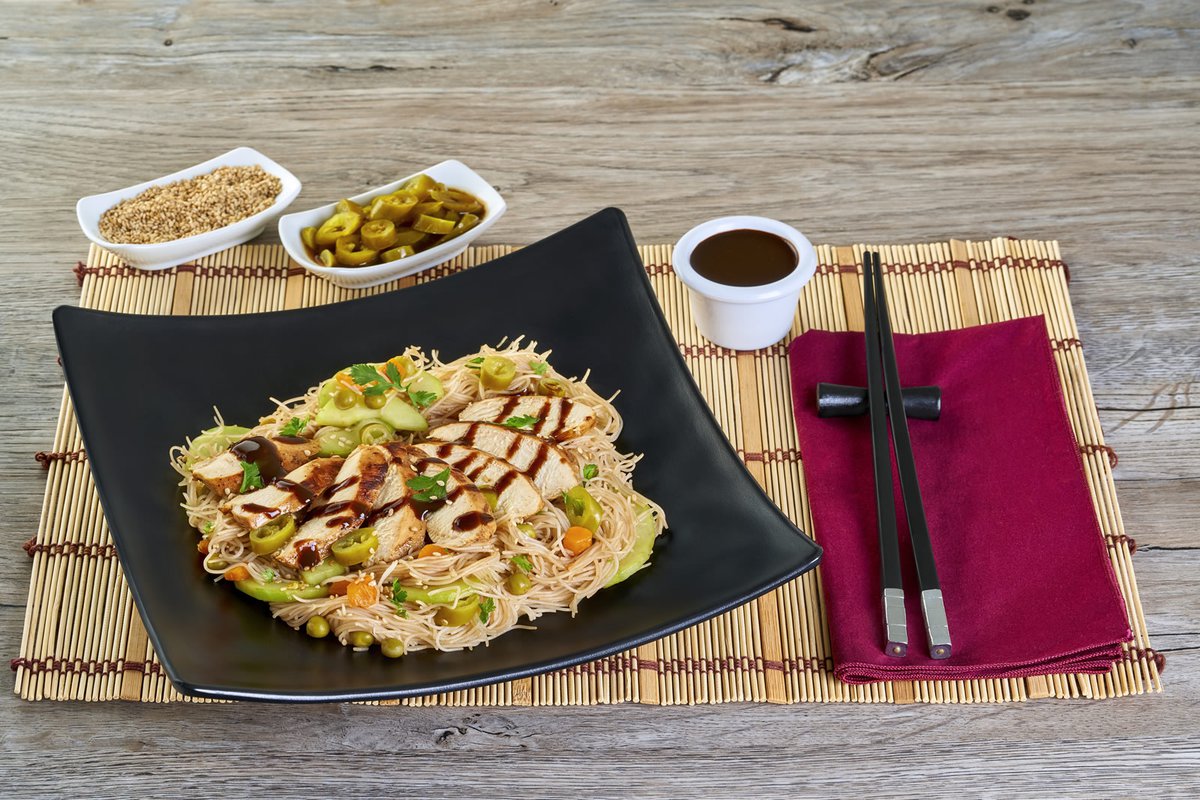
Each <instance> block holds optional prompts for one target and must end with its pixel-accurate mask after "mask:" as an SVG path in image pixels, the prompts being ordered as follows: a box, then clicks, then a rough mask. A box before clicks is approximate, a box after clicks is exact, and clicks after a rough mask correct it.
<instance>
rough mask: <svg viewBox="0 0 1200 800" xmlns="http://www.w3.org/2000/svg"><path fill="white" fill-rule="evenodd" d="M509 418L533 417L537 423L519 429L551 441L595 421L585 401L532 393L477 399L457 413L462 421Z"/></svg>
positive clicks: (582, 430) (576, 432)
mask: <svg viewBox="0 0 1200 800" xmlns="http://www.w3.org/2000/svg"><path fill="white" fill-rule="evenodd" d="M510 417H536V418H537V422H535V423H533V424H532V425H531V426H529V427H527V428H522V429H521V430H523V431H528V432H529V433H532V434H533V435H534V436H541V437H542V438H544V439H554V440H555V441H562V440H563V439H573V438H575V437H576V436H579V435H580V434H583V433H586V432H587V431H589V430H591V429H592V428H593V427H594V426H595V424H596V412H595V410H594V409H593V408H592V407H591V406H589V405H587V404H586V403H582V402H580V401H578V400H568V399H567V398H565V397H542V396H541V395H536V394H515V395H511V396H509V397H489V398H488V399H486V400H477V401H476V402H474V403H471V404H470V405H469V406H467V407H466V408H464V409H463V410H462V413H460V414H459V415H458V418H459V419H460V420H463V421H464V422H498V423H501V424H503V423H504V421H505V420H507V419H509V418H510Z"/></svg>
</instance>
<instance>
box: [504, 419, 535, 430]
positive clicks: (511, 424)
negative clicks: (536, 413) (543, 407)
mask: <svg viewBox="0 0 1200 800" xmlns="http://www.w3.org/2000/svg"><path fill="white" fill-rule="evenodd" d="M539 419H541V418H540V417H531V416H524V417H509V418H508V419H506V420H504V422H503V425H504V426H505V427H507V428H518V429H520V428H532V427H533V426H534V425H535V424H536V423H537V421H538V420H539Z"/></svg>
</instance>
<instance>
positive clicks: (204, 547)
mask: <svg viewBox="0 0 1200 800" xmlns="http://www.w3.org/2000/svg"><path fill="white" fill-rule="evenodd" d="M196 551H197V552H200V553H203V554H204V555H208V539H201V540H200V541H198V542H196Z"/></svg>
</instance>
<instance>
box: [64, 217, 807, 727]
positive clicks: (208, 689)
mask: <svg viewBox="0 0 1200 800" xmlns="http://www.w3.org/2000/svg"><path fill="white" fill-rule="evenodd" d="M604 217H614V218H615V220H614V221H616V222H618V223H619V225H618V227H619V228H620V229H621V231H622V235H623V237H624V239H625V245H626V248H627V250H628V255H629V256H630V257H631V259H632V263H635V264H642V263H643V262H642V258H641V254H640V253H638V250H637V243H636V242H635V241H634V239H633V233H632V231H631V230H630V228H629V225H628V221H627V219H626V217H625V214H624V212H622V211H621V210H620V209H619V208H615V207H608V208H605V209H603V210H601V211H598V212H596V213H595V214H593V215H591V216H589V217H586V218H584V219H583V220H581V221H579V222H577V223H574V224H573V225H571V226H568V227H567V228H564V229H563V230H561V231H558V232H556V233H554V234H551V235H550V236H548V237H546V238H544V239H541V240H539V241H538V242H535V243H533V244H531V245H528V246H526V247H524V248H522V250H521V251H519V252H525V253H527V252H528V251H530V250H534V249H535V248H538V247H539V245H541V244H543V243H545V242H549V241H551V240H553V239H555V238H557V237H558V236H560V235H562V234H564V233H566V232H568V231H570V230H571V228H573V227H575V226H576V225H582V224H585V223H588V222H591V221H593V220H597V219H602V218H604ZM510 255H512V254H510ZM508 257H509V256H500V257H499V258H497V259H493V260H492V261H490V262H486V263H485V264H481V265H479V266H478V267H475V268H474V269H479V268H480V267H483V268H486V267H487V266H488V265H491V264H495V263H496V262H497V261H501V260H503V259H506V258H508ZM473 271H474V270H473V269H472V270H464V271H462V272H457V273H453V274H450V275H447V276H444V277H441V278H438V279H437V280H438V282H442V281H457V280H462V279H464V278H466V277H467V276H469V275H470V274H471V272H473ZM636 272H637V273H638V275H639V276H640V280H639V282H638V286H639V287H640V288H641V289H642V291H643V292H644V293H646V294H647V295H648V297H649V299H650V300H651V302H650V303H649V305H650V307H651V309H652V310H653V313H654V316H655V319H656V320H657V322H658V328H659V332H660V334H661V335H662V336H664V337H665V338H666V340H667V341H668V342H671V343H672V344H673V343H674V342H675V337H674V335H673V334H672V332H671V328H670V325H669V324H668V323H667V319H666V316H665V315H664V314H663V311H662V307H661V305H660V303H659V302H658V298H657V296H656V295H655V293H654V288H653V286H652V285H651V283H650V279H649V276H648V275H647V274H646V271H645V270H644V269H639V270H637V271H636ZM408 288H412V287H408ZM395 291H403V290H402V289H397V290H395ZM372 297H373V296H368V297H362V298H354V299H351V300H343V301H340V302H338V303H327V304H324V305H319V306H310V307H307V308H300V309H287V310H280V311H268V312H260V313H259V314H258V316H278V315H289V316H295V315H297V314H314V313H315V314H319V313H323V312H324V311H325V310H327V309H329V308H332V307H336V306H346V305H353V304H356V303H362V302H364V301H369V300H370V299H371V298H372ZM71 316H93V317H108V318H128V317H131V316H136V317H139V318H146V317H160V318H170V319H173V320H181V321H182V320H195V321H215V320H221V319H227V318H233V317H244V315H241V314H211V315H197V316H194V317H193V316H188V317H181V316H177V315H170V314H124V313H121V312H115V311H104V310H99V309H91V308H84V307H80V306H71V305H60V306H58V307H56V308H55V309H54V311H53V312H52V314H51V317H52V321H53V326H54V333H55V339H56V342H57V343H58V345H59V349H60V352H61V349H62V341H63V338H62V325H63V318H64V317H71ZM669 349H670V350H671V352H672V353H673V358H674V361H675V365H676V367H677V369H679V370H681V371H682V372H683V374H686V375H688V376H689V380H688V381H687V383H688V385H689V387H690V391H691V392H692V394H693V395H694V399H695V400H696V401H697V406H698V408H700V409H701V411H702V413H703V414H704V415H705V416H706V418H707V419H708V421H709V423H710V424H712V425H713V426H714V428H715V429H716V430H718V431H721V434H722V435H721V437H720V439H721V441H722V442H723V443H724V447H725V449H726V450H727V451H728V454H729V455H731V456H732V457H733V458H734V460H735V461H737V462H738V463H739V464H740V465H741V468H742V470H743V471H744V472H745V473H746V480H747V483H748V485H753V487H754V490H755V492H756V496H757V499H758V500H759V502H760V503H762V504H764V506H765V507H766V508H768V509H770V511H771V513H773V514H775V515H776V516H777V517H778V518H779V519H780V520H781V521H782V522H784V523H786V525H788V526H790V527H791V528H793V529H794V530H795V532H796V535H797V536H798V537H799V538H800V539H801V540H802V541H803V542H805V543H806V546H808V547H809V548H811V550H812V554H811V555H810V556H809V558H808V559H807V560H804V561H802V562H800V563H799V565H798V566H796V567H791V568H789V569H786V570H783V571H781V572H779V573H776V574H773V575H771V576H769V577H768V578H766V579H765V580H764V581H761V582H759V583H757V584H756V585H754V586H753V587H752V588H751V589H749V590H748V591H746V592H744V593H743V594H742V595H740V596H738V597H735V598H733V599H732V600H730V601H729V602H725V603H720V604H718V605H715V606H708V607H705V608H704V609H703V610H702V611H699V612H696V613H694V614H690V615H687V616H686V617H684V618H682V619H680V620H677V621H675V622H672V623H667V624H664V625H660V626H658V627H655V628H652V629H650V630H648V631H646V632H645V633H643V634H639V635H637V636H632V637H626V638H624V639H621V640H620V641H617V642H613V643H610V644H608V645H604V646H601V647H595V648H591V649H589V650H586V651H583V652H580V653H575V654H572V655H568V656H561V657H557V658H551V659H543V660H541V661H534V662H530V664H528V665H527V666H525V667H521V668H513V669H498V670H494V671H485V672H481V673H478V674H477V675H475V676H473V677H470V678H464V679H459V680H453V679H451V680H439V681H436V682H425V683H414V684H408V685H406V686H403V687H394V688H381V689H374V690H346V691H330V692H312V691H295V692H292V691H280V692H272V691H264V690H249V689H240V688H237V687H231V686H220V685H213V684H206V683H193V682H191V681H188V680H186V679H185V678H184V677H183V676H181V675H179V673H178V671H177V670H176V669H175V665H174V663H173V662H172V661H171V660H170V659H169V658H167V657H164V656H163V655H162V653H163V651H164V648H163V647H162V642H161V641H160V639H159V635H158V631H157V630H156V627H155V626H154V624H153V623H152V622H151V620H150V618H149V615H148V614H147V613H146V608H145V606H144V604H143V599H142V596H141V591H140V586H139V582H138V581H137V580H136V579H131V578H130V573H129V572H128V571H127V570H126V564H125V559H124V556H123V554H122V550H123V547H124V546H126V545H125V544H123V536H122V534H121V533H120V532H119V531H118V530H117V528H116V527H115V526H111V525H110V526H109V530H110V533H111V536H112V539H113V543H114V545H115V550H116V553H117V558H118V560H119V561H120V563H121V568H122V572H123V573H124V574H125V575H126V584H127V586H128V587H129V590H130V593H131V595H132V597H133V601H134V605H135V607H136V608H137V610H138V614H139V616H140V617H141V619H142V622H143V625H144V627H145V629H146V633H147V636H148V637H149V639H150V642H151V644H152V645H153V646H154V651H155V653H156V654H158V658H159V661H160V663H161V665H162V667H163V672H164V673H165V674H166V676H167V678H168V679H169V680H170V681H171V683H172V684H174V686H175V687H176V688H177V689H178V690H179V691H180V692H181V693H183V694H185V695H189V696H193V697H204V698H211V699H227V700H252V701H263V702H279V703H334V702H357V701H373V700H388V699H396V698H406V697H420V696H425V695H429V694H432V693H436V692H452V691H458V690H462V689H471V688H475V687H479V686H486V685H489V684H493V683H498V682H502V681H507V680H515V679H519V678H527V677H532V676H534V675H540V674H544V673H547V672H552V671H555V670H560V669H565V668H568V667H572V666H576V665H578V664H584V663H587V662H589V661H595V660H596V659H600V658H605V657H607V656H611V655H614V654H616V653H620V652H622V651H625V650H629V649H631V648H634V647H637V646H639V645H642V644H645V643H647V642H651V641H655V640H658V639H661V638H663V637H665V636H669V635H671V634H673V633H677V632H679V631H681V630H684V629H686V628H689V627H692V626H693V625H697V624H699V623H701V622H704V621H706V620H709V619H712V618H714V617H716V616H719V615H721V614H723V613H725V612H727V611H730V610H732V609H734V608H737V607H738V606H741V605H745V604H746V603H749V602H751V601H753V600H755V599H757V598H758V597H761V596H762V595H764V594H766V593H768V592H770V591H771V590H772V589H775V588H777V587H779V586H782V585H783V584H784V583H787V582H788V581H789V580H792V579H794V578H796V577H798V576H800V575H802V574H804V573H806V572H808V571H809V570H811V569H813V568H814V567H816V566H817V565H818V564H819V563H820V561H821V558H822V554H823V553H822V548H821V546H820V545H819V544H817V543H816V542H815V541H814V540H813V539H812V538H811V537H810V536H808V535H807V534H806V533H805V532H804V531H803V530H802V529H801V528H800V527H799V526H798V525H796V524H795V523H793V522H792V521H791V520H790V519H788V517H787V515H785V514H784V513H783V511H782V510H780V508H779V507H778V506H777V505H776V504H775V502H774V501H773V500H771V498H770V496H769V495H768V494H767V493H766V490H765V489H764V488H763V487H762V485H761V484H759V482H758V481H757V480H755V478H754V476H753V475H752V474H751V473H750V471H749V469H747V467H746V465H745V463H744V462H743V461H742V459H741V457H740V456H739V455H738V453H737V450H736V448H734V446H733V443H732V442H731V441H730V440H729V438H728V436H726V435H725V433H724V431H723V430H722V428H721V426H720V423H719V422H718V421H717V419H716V416H715V415H714V414H713V412H712V409H711V408H710V407H709V405H708V402H707V401H706V400H705V399H704V396H703V394H701V392H700V388H699V386H698V385H697V384H696V382H695V379H694V377H692V376H691V370H690V369H689V368H688V366H687V362H686V361H685V360H684V358H683V354H682V353H681V352H680V350H679V348H678V347H674V346H673V347H671V348H669ZM62 362H63V372H64V375H65V377H66V382H67V386H68V390H69V387H70V386H71V384H72V370H71V366H70V363H71V362H70V360H69V359H62ZM74 408H75V413H76V416H77V420H78V427H79V433H80V437H81V439H82V441H83V446H84V450H85V452H87V454H88V458H89V463H94V462H92V459H91V452H90V446H89V442H88V440H89V437H88V432H87V431H88V428H89V427H90V426H89V425H88V424H87V423H85V421H84V417H85V416H87V415H88V412H87V411H85V410H84V408H85V407H81V406H80V405H78V404H75V405H74ZM94 485H95V487H96V492H97V494H98V496H99V498H100V505H101V508H102V510H103V511H104V512H105V518H106V520H107V517H108V508H109V499H108V496H107V491H106V489H105V487H104V484H103V482H102V480H101V479H100V477H99V476H94ZM129 546H132V545H129Z"/></svg>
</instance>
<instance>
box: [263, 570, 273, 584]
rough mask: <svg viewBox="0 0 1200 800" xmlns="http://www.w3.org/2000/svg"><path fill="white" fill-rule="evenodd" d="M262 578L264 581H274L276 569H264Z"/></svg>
mask: <svg viewBox="0 0 1200 800" xmlns="http://www.w3.org/2000/svg"><path fill="white" fill-rule="evenodd" d="M262 580H263V583H273V582H274V581H275V570H273V569H267V570H263V574H262Z"/></svg>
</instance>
